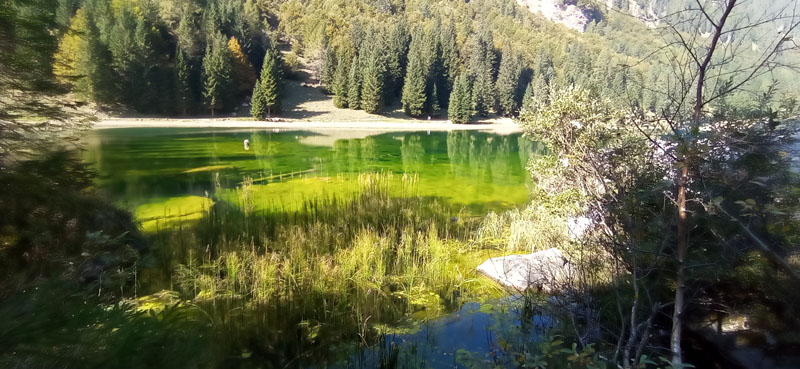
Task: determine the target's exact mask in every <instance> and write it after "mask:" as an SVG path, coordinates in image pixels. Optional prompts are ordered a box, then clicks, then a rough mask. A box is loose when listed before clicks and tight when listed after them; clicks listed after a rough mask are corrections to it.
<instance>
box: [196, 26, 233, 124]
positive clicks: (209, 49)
mask: <svg viewBox="0 0 800 369" xmlns="http://www.w3.org/2000/svg"><path fill="white" fill-rule="evenodd" d="M231 58H232V56H231V54H230V50H228V46H227V43H226V42H225V37H224V36H222V34H221V33H219V32H217V33H215V34H214V35H213V36H211V39H210V40H209V42H208V45H207V46H206V54H205V57H204V58H203V98H204V100H205V104H206V107H208V109H209V110H210V111H211V115H212V116H213V115H214V114H215V113H216V112H217V111H219V110H222V109H225V108H226V107H227V105H228V103H227V102H228V101H229V97H230V94H231V92H232V87H233V86H232V84H231V76H232V74H233V71H232V66H231Z"/></svg>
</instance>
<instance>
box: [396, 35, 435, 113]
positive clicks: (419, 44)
mask: <svg viewBox="0 0 800 369" xmlns="http://www.w3.org/2000/svg"><path fill="white" fill-rule="evenodd" d="M423 38H424V35H423V32H422V30H418V31H417V32H416V33H415V34H414V35H413V36H412V40H411V47H410V49H409V52H408V68H407V69H406V77H405V83H404V85H403V97H402V99H401V101H402V103H403V109H405V111H406V114H408V115H411V116H420V115H422V114H423V113H424V111H425V107H426V103H427V94H426V87H427V85H428V69H429V66H428V61H429V57H428V56H427V55H426V53H425V44H424V40H423Z"/></svg>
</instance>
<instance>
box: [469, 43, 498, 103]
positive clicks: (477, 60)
mask: <svg viewBox="0 0 800 369" xmlns="http://www.w3.org/2000/svg"><path fill="white" fill-rule="evenodd" d="M492 45H493V41H492V36H491V33H489V32H486V33H484V34H483V35H482V36H480V37H478V39H477V40H476V47H475V49H474V50H473V54H472V58H471V60H470V64H471V65H470V68H471V74H472V76H473V77H472V78H473V80H474V82H473V85H472V104H473V107H474V109H475V114H477V115H480V116H483V117H485V116H487V115H488V114H489V109H490V108H491V107H492V106H493V105H494V97H495V85H494V62H495V56H494V49H493V46H492Z"/></svg>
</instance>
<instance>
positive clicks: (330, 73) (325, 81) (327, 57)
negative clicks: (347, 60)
mask: <svg viewBox="0 0 800 369" xmlns="http://www.w3.org/2000/svg"><path fill="white" fill-rule="evenodd" d="M336 59H337V58H336V50H334V48H333V45H331V44H328V45H327V46H326V47H325V54H324V55H323V57H322V73H321V75H320V83H321V84H322V85H323V86H324V88H325V89H326V90H327V92H328V93H332V92H333V85H334V81H335V80H336V67H337V65H338V62H337V60H336Z"/></svg>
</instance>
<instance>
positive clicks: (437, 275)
mask: <svg viewBox="0 0 800 369" xmlns="http://www.w3.org/2000/svg"><path fill="white" fill-rule="evenodd" d="M416 180H417V179H416V177H414V176H402V177H398V176H393V175H392V174H390V173H380V174H366V175H361V176H360V177H359V179H358V183H359V190H358V192H357V194H356V195H355V196H353V197H349V198H346V197H337V196H334V195H331V196H319V197H314V198H309V199H306V200H305V201H304V202H303V204H302V206H300V207H299V210H286V209H287V207H284V206H282V205H281V204H278V203H276V204H275V205H272V206H270V207H269V208H266V209H264V210H258V211H256V210H254V209H255V208H257V207H254V206H253V205H252V203H251V200H250V198H249V196H248V194H247V191H248V188H247V186H250V185H251V184H250V183H249V182H245V183H247V185H246V186H244V188H240V191H242V194H241V196H240V197H239V198H241V199H243V201H241V204H231V203H226V202H224V201H216V202H215V204H214V206H212V207H211V208H210V209H208V210H207V211H206V213H205V215H204V216H203V218H202V219H200V220H199V221H197V222H195V223H193V224H190V225H188V226H186V225H183V226H181V225H176V226H174V227H173V228H170V229H162V230H160V231H159V232H158V235H157V236H156V237H155V239H156V244H157V246H156V249H157V251H158V252H155V253H154V254H155V255H158V263H159V264H160V265H161V266H162V269H163V270H165V273H164V274H165V276H166V279H168V282H164V283H169V284H170V289H174V290H177V291H179V292H180V294H181V297H182V298H184V299H188V300H191V301H192V302H193V303H195V304H198V305H200V306H204V307H205V308H206V310H207V311H209V312H210V316H212V317H214V319H216V323H217V324H218V325H221V326H226V325H229V326H230V330H229V333H230V334H231V335H233V336H238V337H239V338H240V339H241V340H246V339H247V338H246V336H247V335H248V332H247V331H248V329H266V328H265V327H270V329H273V330H274V329H276V328H275V327H276V326H277V327H280V326H282V325H288V326H287V329H292V330H295V329H298V328H297V327H303V328H302V329H303V331H304V332H305V333H304V334H306V333H307V334H308V335H310V336H304V338H303V340H306V341H307V340H308V339H309V337H311V336H313V339H311V340H312V341H313V340H318V339H321V338H320V337H326V338H327V339H330V340H333V341H335V340H336V339H337V338H341V337H343V336H349V337H358V338H360V339H364V340H367V339H368V338H369V337H373V338H375V337H377V335H375V334H374V332H373V333H370V332H371V331H372V330H371V329H370V328H369V327H372V326H375V325H386V324H389V325H392V324H396V323H397V322H398V321H400V320H402V319H403V318H404V317H408V316H409V315H410V314H416V315H417V316H420V315H421V316H423V317H424V316H435V315H438V314H439V313H440V312H441V311H442V310H445V309H448V308H454V307H455V306H457V304H458V303H459V302H458V301H459V299H460V298H461V297H465V296H466V295H468V294H469V289H468V288H466V286H467V285H468V284H469V282H470V281H472V280H474V278H475V272H474V268H472V267H465V266H464V265H463V263H462V260H463V259H464V257H463V255H464V254H465V253H467V252H471V249H470V248H471V247H474V246H472V245H471V243H470V238H471V235H472V234H473V233H474V231H475V230H476V229H477V220H474V219H471V218H470V217H466V216H462V215H463V214H460V213H459V212H457V211H455V210H454V209H452V208H450V207H449V206H448V205H446V204H445V203H443V202H441V201H439V200H437V199H435V198H423V197H419V196H416V195H415V190H414V186H415V185H416ZM398 194H399V195H398ZM292 208H293V209H296V207H292ZM261 209H263V208H261ZM232 311H236V312H237V313H235V314H232ZM235 316H239V319H240V321H239V322H238V323H237V319H235V318H233V317H235ZM242 316H244V317H242ZM301 323H302V324H301ZM298 324H301V325H299V326H298ZM242 325H247V326H248V327H249V328H247V329H242ZM234 326H235V328H234ZM256 327H262V328H256ZM320 330H322V331H325V333H326V334H324V335H323V334H321V333H320ZM333 331H335V332H333ZM250 333H253V332H250ZM227 338H228V339H231V336H228V337H227Z"/></svg>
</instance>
